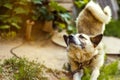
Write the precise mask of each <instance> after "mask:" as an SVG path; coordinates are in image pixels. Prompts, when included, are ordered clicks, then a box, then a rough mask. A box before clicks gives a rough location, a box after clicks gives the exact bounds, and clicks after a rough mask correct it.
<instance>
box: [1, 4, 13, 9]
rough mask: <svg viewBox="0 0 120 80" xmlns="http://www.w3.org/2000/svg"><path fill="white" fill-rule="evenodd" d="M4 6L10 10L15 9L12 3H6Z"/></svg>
mask: <svg viewBox="0 0 120 80" xmlns="http://www.w3.org/2000/svg"><path fill="white" fill-rule="evenodd" d="M3 6H4V7H6V8H8V9H12V8H13V4H11V3H6V4H4V5H3Z"/></svg>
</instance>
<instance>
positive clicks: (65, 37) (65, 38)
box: [63, 35, 68, 46]
mask: <svg viewBox="0 0 120 80" xmlns="http://www.w3.org/2000/svg"><path fill="white" fill-rule="evenodd" d="M63 38H64V41H65V43H66V45H67V46H68V36H67V35H63Z"/></svg>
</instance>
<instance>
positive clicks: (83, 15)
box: [76, 0, 111, 35]
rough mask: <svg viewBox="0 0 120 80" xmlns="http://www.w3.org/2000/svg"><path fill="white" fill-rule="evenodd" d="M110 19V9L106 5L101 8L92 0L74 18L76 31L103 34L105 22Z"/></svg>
mask: <svg viewBox="0 0 120 80" xmlns="http://www.w3.org/2000/svg"><path fill="white" fill-rule="evenodd" d="M110 20H111V9H110V7H109V6H106V7H105V8H104V9H103V10H102V9H101V7H100V6H99V5H98V4H97V3H95V2H93V1H92V0H91V1H90V2H89V3H88V4H87V5H86V7H85V8H84V9H83V10H82V11H81V12H80V13H79V15H78V18H77V20H76V26H77V28H78V33H85V34H88V35H97V34H103V33H104V30H105V24H107V23H108V22H109V21H110Z"/></svg>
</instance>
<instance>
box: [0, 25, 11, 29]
mask: <svg viewBox="0 0 120 80" xmlns="http://www.w3.org/2000/svg"><path fill="white" fill-rule="evenodd" d="M9 28H10V26H9V25H1V26H0V29H9Z"/></svg>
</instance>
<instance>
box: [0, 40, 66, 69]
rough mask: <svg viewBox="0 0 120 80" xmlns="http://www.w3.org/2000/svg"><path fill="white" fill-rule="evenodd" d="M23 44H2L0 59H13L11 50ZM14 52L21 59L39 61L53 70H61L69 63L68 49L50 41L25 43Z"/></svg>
mask: <svg viewBox="0 0 120 80" xmlns="http://www.w3.org/2000/svg"><path fill="white" fill-rule="evenodd" d="M19 44H21V41H13V42H2V43H0V59H5V58H9V57H12V55H11V53H10V49H11V48H13V47H14V46H17V45H19ZM14 52H15V53H16V54H17V55H18V56H21V57H26V58H28V59H30V60H37V61H38V62H41V63H43V64H45V65H46V66H47V67H50V68H53V69H59V70H60V69H61V68H62V66H63V64H64V63H65V62H66V61H67V55H66V49H65V48H63V47H60V46H58V45H56V44H53V43H52V42H51V41H50V40H47V41H42V42H41V41H40V42H39V41H38V42H31V43H25V44H24V45H22V46H20V47H19V48H17V49H15V50H14Z"/></svg>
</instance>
